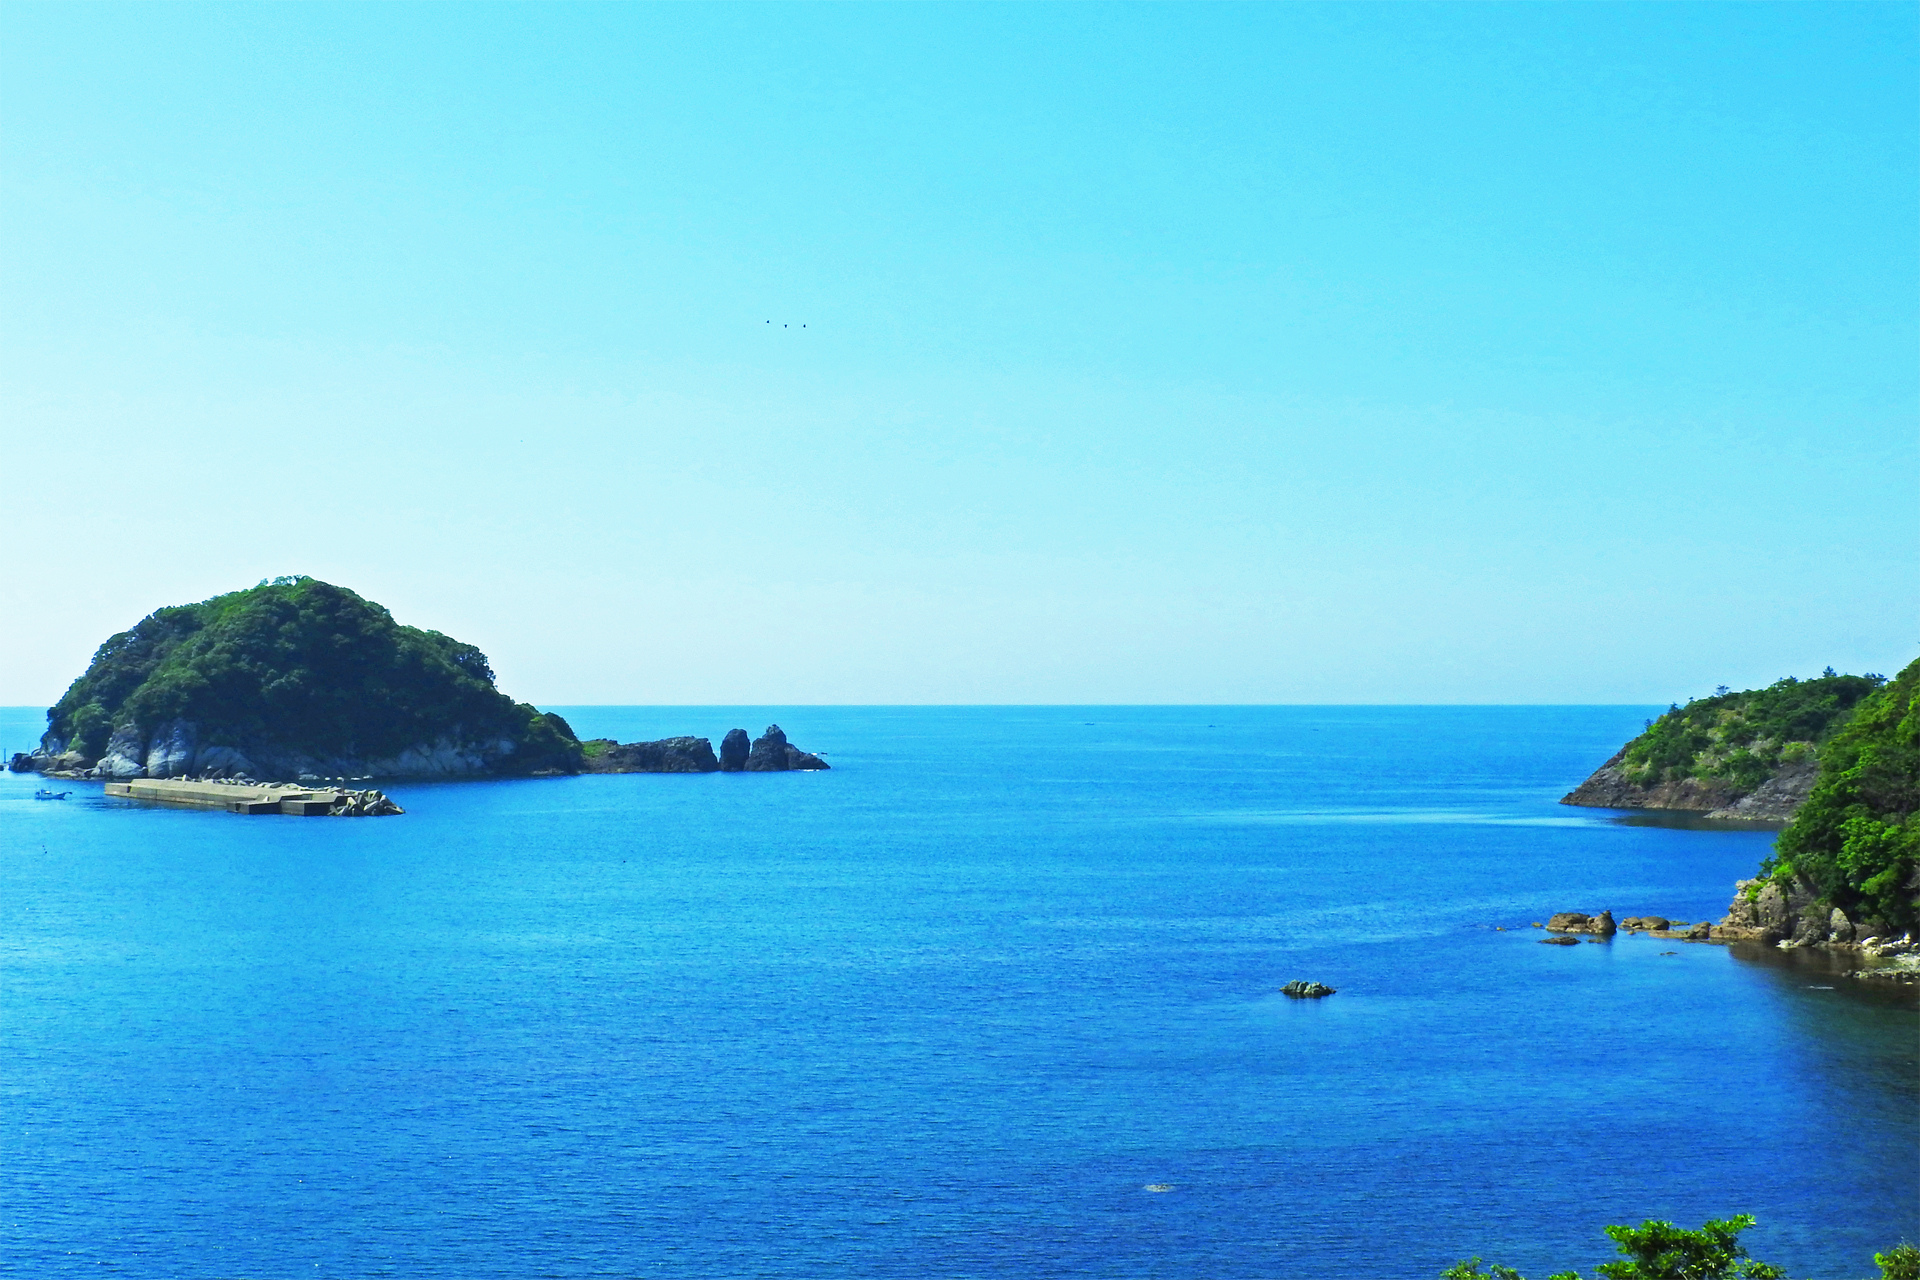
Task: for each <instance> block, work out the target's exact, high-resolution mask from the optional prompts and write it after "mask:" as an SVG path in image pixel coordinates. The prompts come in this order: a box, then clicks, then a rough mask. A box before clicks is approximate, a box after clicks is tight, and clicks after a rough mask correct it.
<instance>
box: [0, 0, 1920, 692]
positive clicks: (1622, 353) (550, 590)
mask: <svg viewBox="0 0 1920 1280" xmlns="http://www.w3.org/2000/svg"><path fill="white" fill-rule="evenodd" d="M1916 15H1920V8H1916V6H1914V5H1911V4H1864V5H1842V6H1829V5H1820V4H1766V5H1759V4H1756V5H1734V4H1722V5H1712V6H1705V7H1690V6H1686V5H1646V4H1631V5H1620V6H1616V5H1607V4H1550V5H1505V4H1470V5H1461V6H1447V5H1412V4H1404V5H1379V6H1373V5H1359V4H1353V5H1335V6H1329V7H1316V6H1313V5H1268V6H1232V7H1207V6H1197V5H1178V6H1168V7H1147V6H1127V7H1112V8H1108V7H1099V6H1087V5H1073V6H1065V7H1016V6H1001V5H994V6H983V7H943V6H928V5H895V6H887V7H861V6H855V5H836V6H832V7H821V8H813V7H804V6H770V7H742V8H733V7H706V6H699V7H696V6H686V5H673V6H662V7H642V6H627V5H616V4H593V5H584V6H578V7H575V6H568V5H559V4H540V5H526V6H517V5H510V6H492V5H482V6H468V5H457V4H432V5H425V6H418V7H414V6H408V5H400V4H379V5H372V4H356V5H348V6H340V7H332V6H321V5H291V4H284V5H267V4H260V5H242V6H217V7H195V6H181V5H136V6H132V7H118V6H113V5H69V4H58V5H20V4H8V5H5V6H4V7H0V413H3V414H4V416H3V417H0V509H3V510H4V522H3V527H4V531H5V549H4V551H0V703H8V704H26V703H41V704H44V703H46V702H49V701H51V700H52V699H53V698H55V697H56V696H57V695H58V694H59V693H60V691H61V690H62V689H63V688H64V687H65V685H66V683H67V681H69V680H70V679H72V678H73V677H74V676H75V675H77V674H78V673H79V671H80V670H81V669H82V668H83V667H84V665H85V663H86V660H87V657H88V656H89V654H90V653H91V652H92V649H93V647H94V646H95V645H96V644H98V643H99V642H100V641H101V640H102V639H104V638H105V637H106V636H107V635H108V634H110V633H111V632H113V631H116V630H120V629H123V628H125V627H127V626H129V625H131V624H132V623H133V622H135V621H136V620H137V619H139V618H140V617H141V616H142V615H144V614H145V613H147V612H149V611H150V610H151V609H153V608H155V607H157V606H160V605H164V604H174V603H181V602H184V601H188V600H195V599H201V598H204V597H206V596H209V595H213V594H216V593H218V592H221V591H224V590H231V589H233V588H237V587H242V586H249V585H251V584H253V583H254V582H256V581H258V580H259V579H261V578H264V577H268V576H271V575H276V574H283V573H309V574H313V575H315V576H318V577H322V578H325V579H327V580H329V581H333V582H338V583H341V584H343V585H346V586H349V587H352V588H354V589H355V590H358V591H360V592H361V593H362V594H364V595H366V596H368V597H370V598H372V599H375V600H378V601H380V602H382V603H384V604H386V605H388V606H389V607H390V608H392V609H393V611H394V613H395V615H396V616H397V617H399V618H400V620H401V621H403V622H411V623H415V624H418V625H422V626H430V627H436V628H438V629H440V630H443V631H446V632H448V633H450V634H452V635H455V636H458V637H460V638H461V639H463V640H468V641H471V642H472V643H475V644H478V645H479V646H480V647H482V648H483V649H485V650H486V651H487V652H488V653H489V654H490V655H491V656H492V658H493V660H494V664H495V666H496V668H497V669H498V671H499V673H500V677H501V683H502V687H503V688H505V689H506V690H507V691H508V692H510V693H512V694H514V695H515V696H517V697H521V698H525V699H528V700H532V701H536V702H542V703H546V704H549V705H553V704H569V703H595V702H642V703H665V702H695V703H715V702H725V703H732V702H753V703H790V702H1188V701H1192V702H1659V703H1664V702H1666V701H1668V700H1669V699H1681V700H1684V699H1685V698H1686V697H1688V696H1690V695H1698V694H1703V693H1707V692H1710V691H1711V690H1712V688H1713V686H1715V685H1718V684H1723V683H1724V684H1729V685H1733V686H1735V687H1743V686H1746V685H1751V684H1755V683H1762V682H1766V681H1770V680H1772V679H1775V678H1777V677H1779V676H1781V675H1786V674H1797V675H1809V674H1813V673H1815V672H1817V671H1818V670H1819V669H1820V668H1821V667H1823V666H1826V665H1828V664H1832V665H1833V666H1835V667H1837V668H1839V669H1841V670H1854V671H1858V670H1878V671H1885V672H1889V673H1890V672H1891V671H1893V670H1896V669H1898V667H1900V666H1901V665H1904V663H1906V662H1907V661H1909V660H1910V659H1911V658H1912V657H1913V656H1914V655H1915V654H1916V652H1920V359H1917V353H1920V247H1917V242H1920V236H1917V235H1916V228H1917V227H1920V219H1917V216H1916V215H1920V113H1917V112H1916V105H1915V104H1916V101H1917V100H1920V98H1917V94H1920V60H1917V57H1916V54H1917V52H1920V17H1917V16H1916Z"/></svg>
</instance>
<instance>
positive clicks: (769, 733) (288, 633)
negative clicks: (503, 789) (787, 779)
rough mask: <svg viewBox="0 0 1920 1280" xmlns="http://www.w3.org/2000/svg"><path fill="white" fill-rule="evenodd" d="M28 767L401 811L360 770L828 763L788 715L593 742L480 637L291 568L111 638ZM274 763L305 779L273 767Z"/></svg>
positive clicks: (756, 767) (297, 804) (188, 795)
mask: <svg viewBox="0 0 1920 1280" xmlns="http://www.w3.org/2000/svg"><path fill="white" fill-rule="evenodd" d="M10 767H11V768H12V769H13V771H14V772H16V773H26V772H37V773H43V774H47V775H48V776H51V777H58V778H83V779H93V780H99V781H104V782H108V783H110V784H114V788H113V793H114V794H116V795H120V796H122V797H123V798H128V799H138V800H151V801H155V802H159V803H174V804H181V805H192V806H194V807H202V808H226V809H228V810H230V811H232V812H269V811H271V812H284V813H294V812H299V813H303V814H304V813H320V812H331V813H342V814H361V813H372V814H379V813H397V812H399V811H400V810H399V809H398V807H397V806H394V805H393V804H392V803H391V802H390V801H387V800H386V799H385V797H383V796H380V795H379V793H377V792H365V791H356V790H354V789H352V788H349V787H347V786H346V784H347V782H348V781H350V780H356V779H368V778H489V777H515V776H519V777H528V776H531V777H557V776H563V775H569V774H577V773H581V772H589V773H707V772H742V773H765V772H787V771H791V770H816V769H825V768H827V763H826V761H825V760H823V759H821V758H820V757H819V756H818V755H815V754H813V753H811V752H806V751H802V750H800V749H799V748H798V747H795V746H793V745H792V744H790V743H789V742H788V741H787V736H786V734H785V733H783V732H782V731H781V729H780V727H779V726H778V725H769V726H768V727H767V730H766V732H765V733H763V734H762V735H761V736H760V737H759V738H757V739H753V740H751V741H750V740H749V739H748V737H747V734H746V731H745V730H744V729H735V730H733V731H731V732H730V733H728V734H727V735H726V737H725V739H724V741H723V742H722V744H721V749H720V752H719V754H718V755H717V756H716V755H715V753H714V751H713V747H712V745H711V744H710V743H709V742H708V740H707V739H705V738H666V739H662V740H660V741H657V742H638V743H626V744H621V743H617V742H614V741H612V740H611V739H595V740H593V741H591V742H586V743H583V742H581V741H580V740H579V738H578V737H576V736H575V734H574V731H573V728H572V726H570V725H569V724H568V723H567V722H566V720H565V719H564V718H562V717H561V716H558V715H556V714H554V713H552V712H543V711H541V710H539V709H538V708H537V707H533V706H531V705H529V704H527V703H524V702H515V701H514V700H513V699H512V698H510V697H508V696H507V695H506V694H504V693H502V692H500V691H499V689H497V688H495V686H494V674H493V668H492V666H491V665H489V663H488V661H487V656H486V654H484V653H482V652H481V651H480V650H479V649H477V648H475V647H474V646H473V645H470V644H466V643H463V642H461V641H459V640H455V639H453V638H452V637H450V636H447V635H443V634H442V633H440V632H438V631H428V630H422V629H420V628H418V627H411V626H405V625H402V624H400V623H398V622H396V621H395V620H394V618H393V615H392V614H391V613H390V612H388V611H387V610H386V609H385V608H383V607H382V606H380V605H378V604H375V603H373V602H372V601H370V600H366V599H364V598H362V597H361V596H359V595H357V594H355V593H354V592H352V591H350V590H347V589H346V588H344V587H338V586H334V585H333V584H331V583H327V582H321V581H319V580H317V579H315V578H310V577H282V578H274V579H272V580H270V581H266V582H262V583H260V584H258V585H257V586H254V587H250V588H248V589H246V590H243V591H233V592H229V593H227V594H225V595H219V596H215V597H213V598H212V599H210V600H203V601H200V602H199V603H197V604H186V605H175V606H171V607H168V608H164V609H158V610H155V611H154V612H153V613H151V614H149V615H147V616H146V617H145V618H143V619H141V620H140V621H139V622H138V623H136V624H135V625H134V626H133V627H132V628H131V629H130V630H127V631H123V632H121V633H119V634H118V635H115V636H113V637H111V638H109V639H108V640H107V642H106V643H105V644H102V645H101V646H100V647H99V649H98V650H96V651H95V653H94V655H93V660H92V661H91V662H90V663H89V664H88V666H87V669H86V671H85V672H84V673H82V674H81V676H80V677H79V678H78V679H77V680H75V681H74V682H73V684H72V685H71V686H70V687H69V688H68V689H67V691H66V693H65V694H64V695H63V696H62V697H61V698H60V700H59V701H58V702H56V703H55V704H54V705H53V706H52V707H51V708H49V709H48V711H47V731H46V733H45V735H44V736H43V737H42V738H41V740H40V744H39V746H38V747H37V748H36V749H34V750H33V751H31V752H21V753H19V754H17V755H15V756H14V757H13V759H12V761H11V762H10ZM274 778H279V779H292V780H294V781H291V782H262V781H260V780H261V779H274ZM136 781H138V782H142V783H143V785H141V786H140V787H138V788H135V787H132V786H131V785H129V784H132V783H134V782H136ZM160 783H166V784H167V785H164V786H163V785H159V784H160ZM318 783H332V784H334V785H333V786H332V788H331V789H329V790H325V791H324V792H323V791H317V790H314V789H313V786H312V784H318ZM189 784H191V785H189ZM201 784H219V786H218V789H214V790H209V789H208V788H207V786H205V785H201ZM236 788H238V789H236ZM248 788H251V789H252V790H247V789H248Z"/></svg>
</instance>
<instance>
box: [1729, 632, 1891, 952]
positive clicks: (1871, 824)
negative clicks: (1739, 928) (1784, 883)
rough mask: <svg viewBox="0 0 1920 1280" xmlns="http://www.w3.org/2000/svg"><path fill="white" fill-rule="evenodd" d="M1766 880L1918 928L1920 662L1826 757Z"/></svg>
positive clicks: (1836, 739)
mask: <svg viewBox="0 0 1920 1280" xmlns="http://www.w3.org/2000/svg"><path fill="white" fill-rule="evenodd" d="M1761 871H1762V873H1763V874H1767V875H1772V876H1775V877H1777V878H1780V879H1786V878H1789V877H1792V876H1794V875H1800V876H1803V877H1805V878H1806V879H1807V881H1808V882H1810V883H1811V884H1812V885H1813V886H1814V889H1815V891H1816V892H1817V893H1818V894H1819V896H1820V898H1821V900H1823V901H1826V902H1830V903H1832V904H1833V905H1834V906H1837V907H1839V908H1840V909H1841V910H1843V911H1845V912H1846V913H1847V914H1848V915H1849V916H1851V917H1853V918H1854V919H1856V920H1859V919H1865V918H1878V919H1880V920H1882V921H1884V922H1886V923H1887V924H1888V925H1890V926H1891V927H1893V928H1896V929H1909V928H1913V927H1915V926H1916V925H1920V908H1917V907H1916V903H1915V876H1916V872H1920V661H1916V662H1913V663H1911V664H1910V665H1909V666H1908V667H1907V669H1906V670H1904V671H1902V672H1901V673H1900V674H1899V675H1898V676H1896V677H1894V680H1893V682H1892V683H1891V684H1888V685H1886V686H1884V687H1882V688H1880V689H1878V690H1876V691H1875V692H1874V693H1872V694H1871V695H1870V696H1868V697H1867V698H1865V699H1864V700H1862V702H1861V703H1860V705H1859V707H1858V709H1857V710H1856V711H1855V712H1854V714H1853V716H1852V717H1851V718H1850V719H1849V720H1848V721H1847V723H1846V724H1845V726H1844V727H1842V728H1841V729H1840V730H1839V731H1838V732H1837V733H1835V734H1834V735H1833V737H1832V739H1831V740H1830V741H1828V742H1827V744H1826V745H1825V746H1824V747H1822V748H1821V750H1820V780H1819V781H1818V782H1817V783H1815V784H1814V788H1813V792H1812V794H1811V795H1809V796H1808V797H1807V802H1806V803H1805V804H1804V805H1802V806H1801V807H1800V810H1799V812H1798V813H1796V814H1794V817H1793V821H1792V822H1791V823H1789V824H1788V826H1787V829H1786V830H1784V831H1782V832H1781V833H1780V838H1779V840H1778V841H1776V842H1775V845H1774V856H1773V857H1772V858H1770V859H1768V861H1767V863H1766V864H1765V865H1764V866H1762V868H1761Z"/></svg>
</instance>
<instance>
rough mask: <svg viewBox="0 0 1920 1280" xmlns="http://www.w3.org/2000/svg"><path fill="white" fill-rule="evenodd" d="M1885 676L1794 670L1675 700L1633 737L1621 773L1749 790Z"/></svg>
mask: <svg viewBox="0 0 1920 1280" xmlns="http://www.w3.org/2000/svg"><path fill="white" fill-rule="evenodd" d="M1884 682H1885V677H1883V676H1873V675H1867V676H1842V675H1835V674H1834V673H1833V670H1832V668H1828V670H1827V671H1826V673H1825V674H1823V675H1820V676H1817V677H1815V678H1814V679H1811V680H1796V679H1794V678H1793V677H1792V676H1788V677H1787V678H1786V679H1784V680H1776V681H1775V682H1774V683H1772V684H1770V685H1768V686H1767V687H1766V688H1764V689H1749V690H1746V691H1744V692H1741V693H1728V692H1721V693H1717V694H1715V695H1714V696H1713V697H1711V698H1696V699H1694V700H1693V701H1691V702H1689V703H1687V705H1686V706H1684V707H1680V706H1674V707H1670V708H1668V709H1667V711H1666V712H1665V713H1664V714H1662V715H1661V716H1660V718H1659V719H1657V720H1655V721H1653V722H1652V723H1650V724H1649V725H1648V726H1647V730H1646V732H1645V733H1643V734H1641V735H1640V736H1639V737H1637V738H1635V739H1634V740H1633V741H1632V742H1630V743H1628V744H1627V747H1626V752H1625V754H1624V756H1623V757H1622V758H1621V761H1620V768H1621V772H1622V773H1624V774H1625V775H1626V776H1627V777H1628V778H1629V779H1630V780H1631V781H1633V782H1637V783H1640V784H1641V785H1642V786H1648V787H1651V786H1657V785H1658V784H1660V783H1662V782H1668V781H1677V780H1678V779H1681V778H1688V777H1694V778H1702V779H1720V780H1723V781H1725V782H1727V783H1730V784H1731V785H1733V786H1734V787H1736V788H1738V789H1739V790H1742V791H1751V790H1752V789H1753V788H1755V787H1757V786H1759V785H1760V784H1761V783H1762V782H1764V781H1765V780H1766V779H1767V778H1768V777H1769V776H1770V775H1771V774H1772V773H1773V771H1774V769H1775V768H1776V767H1778V766H1779V764H1780V763H1781V762H1782V760H1788V761H1791V760H1793V759H1798V758H1800V757H1801V756H1802V755H1803V753H1804V752H1805V751H1806V750H1807V749H1808V748H1809V747H1810V746H1815V745H1817V744H1819V743H1821V742H1823V741H1825V740H1826V739H1827V738H1828V737H1829V736H1831V734H1832V733H1833V732H1834V731H1835V730H1836V729H1837V728H1838V727H1839V726H1840V725H1841V724H1843V723H1844V722H1845V721H1846V718H1847V716H1848V715H1849V714H1850V713H1851V712H1852V711H1853V709H1854V707H1855V706H1857V705H1858V704H1859V702H1860V701H1861V699H1863V698H1865V697H1866V696H1867V695H1868V694H1870V693H1872V692H1873V691H1874V690H1875V689H1876V688H1878V687H1879V686H1880V685H1881V684H1883V683H1884Z"/></svg>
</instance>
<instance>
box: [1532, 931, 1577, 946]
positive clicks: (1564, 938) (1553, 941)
mask: <svg viewBox="0 0 1920 1280" xmlns="http://www.w3.org/2000/svg"><path fill="white" fill-rule="evenodd" d="M1540 945H1541V946H1544V947H1577V946H1579V945H1580V939H1578V938H1575V937H1572V936H1570V935H1568V934H1564V933H1556V934H1554V935H1553V936H1552V937H1551V938H1542V939H1540Z"/></svg>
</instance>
